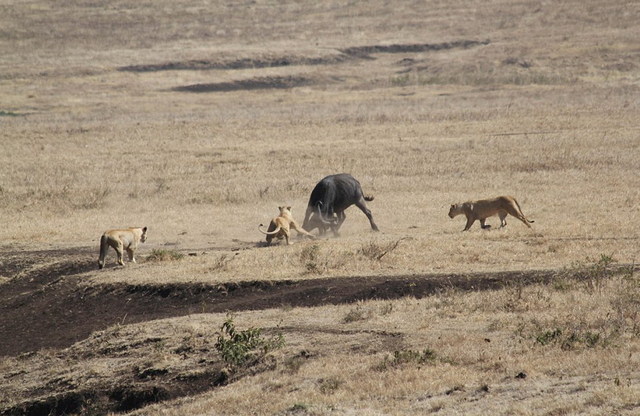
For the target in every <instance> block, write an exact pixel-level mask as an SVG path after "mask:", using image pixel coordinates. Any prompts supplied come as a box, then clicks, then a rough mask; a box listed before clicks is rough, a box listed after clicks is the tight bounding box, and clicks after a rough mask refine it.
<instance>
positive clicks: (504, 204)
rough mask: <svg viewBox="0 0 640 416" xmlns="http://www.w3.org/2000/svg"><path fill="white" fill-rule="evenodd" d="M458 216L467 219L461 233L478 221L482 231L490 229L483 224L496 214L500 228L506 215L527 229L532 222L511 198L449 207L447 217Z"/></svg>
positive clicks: (503, 224) (484, 200) (471, 202)
mask: <svg viewBox="0 0 640 416" xmlns="http://www.w3.org/2000/svg"><path fill="white" fill-rule="evenodd" d="M460 214H464V215H465V217H467V224H466V225H465V227H464V230H462V231H467V230H468V229H469V228H471V225H473V223H474V222H475V221H476V220H480V227H481V228H482V229H487V228H490V227H491V226H490V225H488V224H485V223H484V222H485V220H486V219H487V218H489V217H492V216H494V215H496V214H498V217H500V228H502V227H505V226H506V225H507V221H506V218H507V214H511V215H513V216H514V217H516V218H517V219H519V220H520V221H522V222H523V223H524V224H525V225H526V226H527V227H529V228H531V225H529V223H533V222H534V221H531V220H528V219H527V218H526V217H525V216H524V214H523V213H522V210H521V209H520V204H518V201H516V199H515V198H514V197H512V196H499V197H496V198H491V199H481V200H478V201H468V202H463V203H460V204H453V205H451V209H449V217H450V218H454V217H456V216H457V215H460Z"/></svg>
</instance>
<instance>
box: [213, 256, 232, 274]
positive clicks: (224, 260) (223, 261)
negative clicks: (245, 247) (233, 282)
mask: <svg viewBox="0 0 640 416" xmlns="http://www.w3.org/2000/svg"><path fill="white" fill-rule="evenodd" d="M233 259H234V257H233V256H230V255H228V254H223V255H221V256H220V257H218V258H217V259H216V261H215V263H213V266H211V268H210V269H209V270H210V271H212V272H216V271H225V270H227V269H228V268H229V263H231V260H233Z"/></svg>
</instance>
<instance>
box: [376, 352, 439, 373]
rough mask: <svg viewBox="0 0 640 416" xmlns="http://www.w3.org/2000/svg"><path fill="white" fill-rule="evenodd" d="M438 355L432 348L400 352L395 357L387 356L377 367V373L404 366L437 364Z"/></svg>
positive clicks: (395, 353)
mask: <svg viewBox="0 0 640 416" xmlns="http://www.w3.org/2000/svg"><path fill="white" fill-rule="evenodd" d="M436 358H437V355H436V353H435V351H433V350H432V349H430V348H425V349H424V350H422V351H414V350H398V351H394V352H393V355H391V356H387V357H385V358H384V360H383V361H382V362H381V363H380V364H378V365H377V366H376V367H375V370H377V371H385V370H387V369H389V368H397V367H402V366H420V365H424V364H433V363H435V361H436Z"/></svg>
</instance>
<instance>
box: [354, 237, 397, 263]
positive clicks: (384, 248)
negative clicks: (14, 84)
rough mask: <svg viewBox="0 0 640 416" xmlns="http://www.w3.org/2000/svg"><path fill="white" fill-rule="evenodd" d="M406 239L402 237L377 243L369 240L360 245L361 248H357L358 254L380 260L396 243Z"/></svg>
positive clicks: (395, 246)
mask: <svg viewBox="0 0 640 416" xmlns="http://www.w3.org/2000/svg"><path fill="white" fill-rule="evenodd" d="M406 239H407V238H406V237H404V238H401V239H399V240H397V241H395V242H392V243H388V244H379V243H376V242H373V241H371V242H369V243H367V244H365V245H364V246H362V248H360V249H359V250H358V254H360V255H362V256H364V257H366V258H368V259H370V260H378V261H380V260H382V258H383V257H384V256H386V255H387V254H389V253H391V252H392V251H393V250H395V249H396V248H398V245H399V244H400V242H401V241H402V240H406Z"/></svg>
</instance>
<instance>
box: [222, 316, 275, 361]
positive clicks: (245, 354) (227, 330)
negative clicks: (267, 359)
mask: <svg viewBox="0 0 640 416" xmlns="http://www.w3.org/2000/svg"><path fill="white" fill-rule="evenodd" d="M261 333H262V330H261V329H259V328H249V329H246V330H244V331H238V330H237V329H236V327H235V324H234V323H233V318H231V317H229V318H227V320H226V321H225V322H224V323H223V324H222V327H221V328H220V332H218V340H217V342H216V344H215V348H216V350H218V352H220V354H221V355H222V359H223V360H224V361H225V362H226V363H227V364H229V365H231V366H233V367H242V366H246V365H248V364H251V363H255V362H257V361H258V360H259V359H260V358H262V357H264V356H265V355H266V354H267V353H268V352H269V351H272V350H274V349H278V348H281V347H282V346H283V345H284V337H283V336H282V335H277V336H274V337H271V338H269V339H265V338H263V337H262V335H261Z"/></svg>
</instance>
